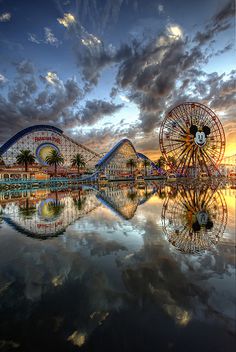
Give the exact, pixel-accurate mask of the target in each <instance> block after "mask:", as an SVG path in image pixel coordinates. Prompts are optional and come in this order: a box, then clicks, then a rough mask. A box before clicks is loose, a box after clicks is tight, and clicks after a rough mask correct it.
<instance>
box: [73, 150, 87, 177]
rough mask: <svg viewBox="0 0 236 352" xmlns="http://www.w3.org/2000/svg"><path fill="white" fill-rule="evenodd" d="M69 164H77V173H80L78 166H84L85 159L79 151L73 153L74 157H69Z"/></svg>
mask: <svg viewBox="0 0 236 352" xmlns="http://www.w3.org/2000/svg"><path fill="white" fill-rule="evenodd" d="M71 165H72V166H77V168H78V175H80V168H81V167H85V160H84V158H83V156H82V155H81V154H79V153H77V154H76V155H74V157H73V158H72V159H71Z"/></svg>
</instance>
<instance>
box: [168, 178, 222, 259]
mask: <svg viewBox="0 0 236 352" xmlns="http://www.w3.org/2000/svg"><path fill="white" fill-rule="evenodd" d="M178 187H179V188H178V192H177V195H176V197H174V198H173V197H172V196H171V194H172V193H170V195H169V196H168V197H167V198H166V200H165V202H164V204H163V208H162V215H161V219H162V228H163V232H164V234H165V236H166V238H167V239H168V241H169V242H170V243H171V244H172V245H173V246H175V247H176V248H177V249H178V250H180V251H181V252H184V253H192V254H193V253H198V252H201V251H204V250H208V249H210V248H211V247H212V246H214V245H216V244H217V243H218V241H219V240H220V238H221V237H222V235H223V232H224V229H225V227H226V224H227V206H226V202H225V198H224V196H223V194H222V192H221V191H220V190H217V189H216V188H212V187H209V186H207V185H206V184H202V185H198V186H197V187H196V188H193V187H187V186H184V185H179V186H178Z"/></svg>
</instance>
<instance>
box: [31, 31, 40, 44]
mask: <svg viewBox="0 0 236 352" xmlns="http://www.w3.org/2000/svg"><path fill="white" fill-rule="evenodd" d="M28 40H29V41H30V42H32V43H35V44H40V43H41V41H40V40H38V39H37V36H36V34H34V33H28Z"/></svg>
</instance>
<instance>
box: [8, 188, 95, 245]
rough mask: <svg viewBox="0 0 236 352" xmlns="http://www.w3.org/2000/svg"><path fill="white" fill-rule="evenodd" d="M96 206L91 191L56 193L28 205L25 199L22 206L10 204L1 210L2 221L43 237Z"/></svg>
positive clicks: (59, 230)
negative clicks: (24, 203) (24, 204)
mask: <svg viewBox="0 0 236 352" xmlns="http://www.w3.org/2000/svg"><path fill="white" fill-rule="evenodd" d="M99 205H100V203H99V202H98V200H97V198H96V196H95V194H94V191H93V190H83V191H82V192H81V191H73V192H62V193H60V192H56V193H52V194H49V195H48V196H47V198H44V199H42V200H40V199H38V201H37V200H36V201H34V202H33V203H32V204H31V205H29V202H27V203H26V206H24V207H23V206H22V205H20V203H19V204H18V205H16V204H14V203H13V204H11V206H9V207H7V208H5V209H4V212H3V220H4V221H5V222H6V223H8V224H9V225H11V226H12V227H13V228H15V229H16V230H17V231H18V232H20V233H23V234H25V235H27V236H30V237H33V238H40V239H46V238H49V237H55V236H58V235H60V234H62V233H63V232H64V231H65V230H66V228H67V227H68V226H69V225H70V224H72V223H74V222H75V221H76V220H78V219H80V218H82V217H84V216H86V215H87V214H88V213H90V212H91V211H93V210H95V209H96V208H97V207H98V206H99Z"/></svg>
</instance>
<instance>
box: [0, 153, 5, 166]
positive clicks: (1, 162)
mask: <svg viewBox="0 0 236 352" xmlns="http://www.w3.org/2000/svg"><path fill="white" fill-rule="evenodd" d="M0 165H3V166H5V163H4V160H3V157H2V156H1V155H0Z"/></svg>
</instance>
